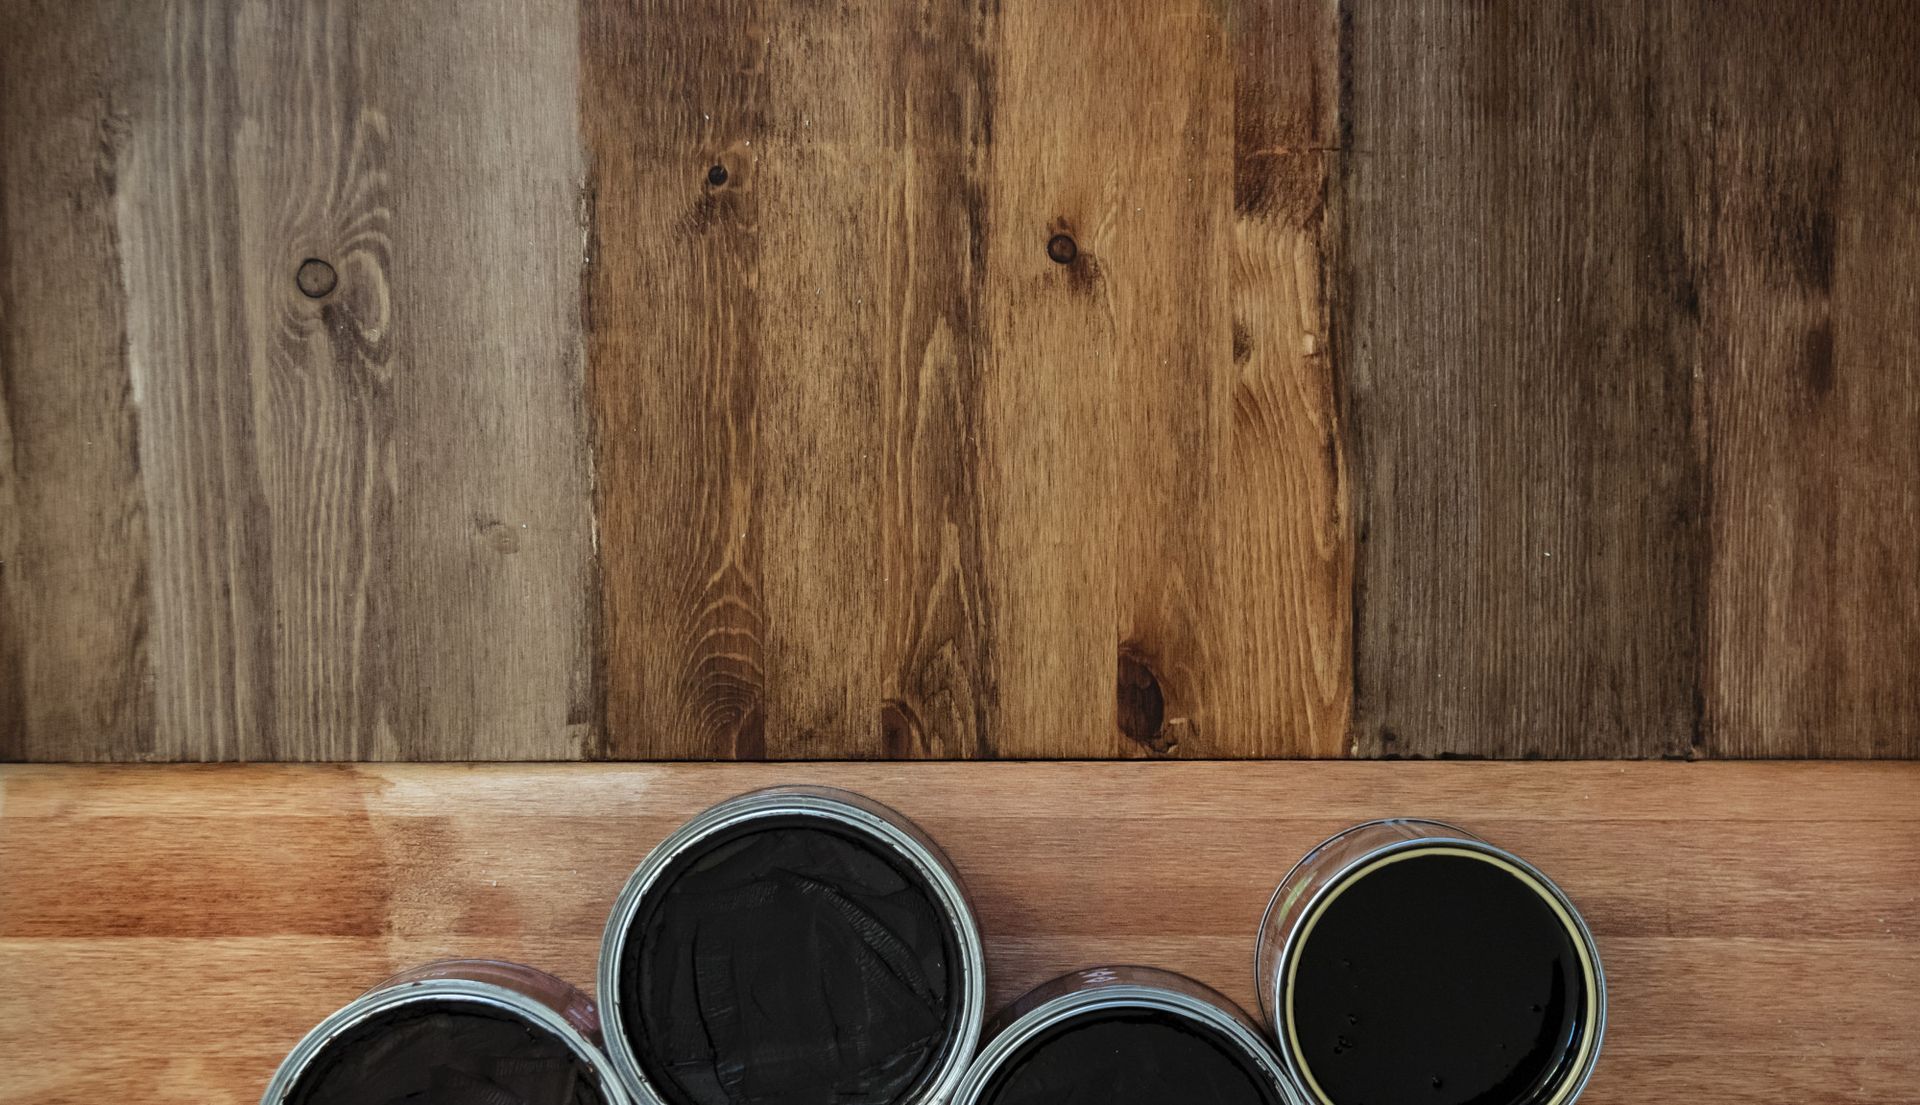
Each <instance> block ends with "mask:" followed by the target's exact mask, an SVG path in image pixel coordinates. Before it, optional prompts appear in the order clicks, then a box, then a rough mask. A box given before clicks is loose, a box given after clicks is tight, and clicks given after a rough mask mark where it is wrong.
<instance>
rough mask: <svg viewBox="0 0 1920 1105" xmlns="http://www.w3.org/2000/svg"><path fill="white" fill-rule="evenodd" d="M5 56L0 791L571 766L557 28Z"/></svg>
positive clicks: (354, 8) (26, 30)
mask: <svg viewBox="0 0 1920 1105" xmlns="http://www.w3.org/2000/svg"><path fill="white" fill-rule="evenodd" d="M16 13H17V18H16ZM456 13H457V18H455V15H456ZM8 21H9V34H8V36H7V39H8V48H7V49H6V53H5V58H4V68H5V69H6V97H7V98H6V101H5V104H4V107H0V115H4V117H5V120H6V124H5V126H6V130H5V133H6V135H7V145H6V169H7V172H6V176H5V182H6V183H5V192H4V200H5V216H4V222H0V227H3V228H4V232H5V233H4V240H3V241H0V245H3V246H4V250H0V266H3V267H0V284H4V289H5V292H4V299H0V309H4V327H5V334H6V346H5V349H4V356H5V363H4V372H5V383H6V387H5V389H4V393H3V394H0V403H4V406H0V425H4V427H5V432H6V433H7V435H8V436H9V438H10V448H9V449H8V450H7V451H6V457H5V463H4V467H0V502H4V503H6V504H7V505H8V507H9V509H8V510H7V512H6V513H7V521H6V522H5V523H0V541H4V545H3V546H0V561H3V562H4V568H0V573H4V575H3V578H0V583H3V584H4V594H5V599H4V607H0V610H4V614H5V617H4V619H0V688H4V697H0V703H4V705H0V756H5V757H9V758H12V757H19V758H32V759H62V758H74V759H91V758H106V759H138V758H160V759H235V758H238V759H246V758H274V759H329V758H358V757H393V756H413V757H422V758H447V757H452V758H460V757H502V758H511V757H526V756H536V757H538V756H571V755H577V754H578V753H579V751H580V750H581V748H582V745H583V743H584V741H585V740H586V738H587V736H588V735H589V733H590V731H591V728H592V724H593V722H594V720H595V719H594V716H593V706H594V700H593V696H592V693H591V691H592V687H591V666H590V663H589V645H590V630H589V626H590V624H591V623H590V620H589V618H590V614H589V605H590V595H589V586H588V575H587V567H588V557H589V555H590V540H591V536H590V514H589V510H588V506H587V503H586V480H587V474H588V473H587V456H586V435H585V421H584V418H583V416H582V412H581V410H580V407H579V401H578V394H579V390H580V384H579V378H580V376H581V363H580V335H579V317H578V301H577V290H578V279H579V277H578V274H579V267H580V259H581V251H582V231H581V222H580V212H579V207H578V192H579V188H580V184H581V181H582V177H583V169H582V164H581V159H580V153H579V147H578V141H577V138H576V136H575V131H574V127H573V118H574V111H575V98H576V92H575V89H576V87H577V80H576V55H575V50H574V45H575V38H576V26H575V17H574V14H573V11H572V9H571V8H568V7H565V6H563V5H558V4H552V5H546V6H544V7H542V8H541V9H540V10H539V11H538V12H528V11H524V10H522V8H521V7H520V6H519V5H517V4H510V3H497V4H483V5H479V6H474V5H464V4H463V5H453V4H438V5H412V6H408V7H405V8H399V7H396V6H393V5H387V4H381V3H374V2H371V0H369V2H366V3H360V2H355V0H335V2H327V3H281V2H273V3H268V2H247V3H242V2H237V0H236V2H233V3H223V4H197V3H155V4H129V5H120V4H114V3H108V2H105V0H102V2H100V3H86V4H73V5H68V4H15V5H10V8H9V15H8ZM308 261H318V262H322V263H323V267H320V268H315V267H313V266H310V265H309V266H306V271H307V272H308V273H310V274H320V275H321V279H319V280H318V281H317V282H315V283H311V284H309V285H308V288H307V289H306V290H303V289H302V287H301V286H300V285H299V284H298V283H297V282H296V273H298V272H300V271H301V270H302V268H303V263H305V262H308ZM329 274H330V275H329ZM329 286H330V288H331V290H330V291H326V292H325V293H324V294H321V295H319V296H317V297H316V296H314V295H311V294H310V293H311V292H313V291H319V290H321V289H322V288H323V287H329Z"/></svg>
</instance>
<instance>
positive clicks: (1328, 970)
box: [1255, 820, 1607, 1105]
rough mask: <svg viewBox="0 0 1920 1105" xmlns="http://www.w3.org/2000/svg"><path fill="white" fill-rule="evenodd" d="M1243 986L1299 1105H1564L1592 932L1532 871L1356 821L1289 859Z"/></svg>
mask: <svg viewBox="0 0 1920 1105" xmlns="http://www.w3.org/2000/svg"><path fill="white" fill-rule="evenodd" d="M1255 981H1256V983H1257V987H1258V990H1259V994H1260V1004H1261V1009H1262V1011H1263V1012H1264V1013H1265V1014H1266V1016H1267V1019H1268V1022H1269V1024H1271V1025H1272V1027H1273V1031H1274V1033H1275V1036H1276V1038H1277V1040H1278V1042H1279V1046H1280V1059H1281V1062H1282V1063H1283V1064H1284V1066H1285V1069H1286V1074H1287V1077H1288V1079H1289V1082H1290V1084H1291V1085H1292V1088H1293V1089H1294V1090H1295V1092H1296V1093H1298V1094H1299V1095H1300V1096H1301V1099H1302V1100H1303V1101H1304V1102H1308V1103H1310V1105H1379V1103H1381V1102H1414V1101H1417V1102H1421V1103H1422V1105H1469V1103H1470V1105H1567V1103H1569V1102H1572V1101H1573V1100H1574V1099H1575V1098H1577V1097H1578V1096H1579V1095H1580V1091H1581V1090H1582V1089H1583V1088H1585V1086H1586V1084H1587V1080H1588V1079H1589V1078H1590V1077H1591V1076H1592V1074H1593V1068H1594V1063H1595V1062H1596V1060H1597V1059H1598V1058H1599V1054H1600V1039H1601V1036H1602V1034H1603V1032H1604V1030H1605V1027H1606V1017H1607V995H1606V981H1605V978H1604V976H1603V974H1602V972H1601V969H1600V955H1599V951H1598V950H1597V949H1596V948H1595V946H1594V941H1593V934H1592V933H1591V932H1590V931H1589V930H1588V929H1587V925H1586V922H1585V921H1583V920H1581V918H1580V914H1579V911H1577V910H1575V909H1574V907H1573V903H1572V902H1571V901H1569V900H1567V896H1566V895H1565V894H1563V893H1562V892H1561V891H1560V888H1559V887H1557V886H1555V885H1554V884H1553V882H1552V881H1551V880H1549V879H1548V878H1547V877H1546V876H1545V875H1543V874H1541V873H1540V872H1539V871H1538V870H1536V869H1535V868H1534V867H1533V866H1532V865H1530V864H1528V863H1527V862H1526V861H1524V860H1522V859H1520V858H1519V857H1517V856H1514V855H1512V854H1511V853H1508V852H1505V851H1502V850H1501V849H1499V848H1496V847H1494V846H1493V845H1491V844H1489V843H1487V842H1486V841H1484V840H1481V839H1480V838H1479V837H1476V836H1474V835H1473V834H1471V833H1468V832H1465V831H1464V830H1461V829H1458V828H1455V827H1453V826H1451V825H1445V824H1441V823H1440V822H1437V821H1418V820H1391V821H1373V822H1368V823H1367V824H1364V825H1359V826H1356V827H1354V828H1352V829H1348V830H1347V831H1346V832H1343V833H1341V834H1339V835H1338V836H1335V837H1333V838H1332V839H1330V840H1328V841H1326V842H1325V843H1323V844H1321V845H1320V846H1319V847H1318V848H1315V849H1314V850H1313V851H1312V852H1310V853H1308V854H1307V857H1306V858H1305V859H1303V860H1301V861H1300V863H1299V864H1298V865H1297V866H1295V867H1294V869H1293V871H1292V872H1291V873H1289V874H1288V875H1287V877H1286V879H1285V880H1284V881H1282V882H1281V884H1280V887H1279V889H1278V890H1277V891H1275V892H1274V896H1273V900H1272V902H1271V903H1269V905H1268V906H1267V914H1266V918H1265V920H1264V921H1263V922H1262V923H1261V926H1260V942H1259V948H1258V951H1257V953H1256V959H1255Z"/></svg>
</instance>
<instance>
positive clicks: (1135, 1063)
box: [953, 966, 1292, 1105]
mask: <svg viewBox="0 0 1920 1105" xmlns="http://www.w3.org/2000/svg"><path fill="white" fill-rule="evenodd" d="M1062 1099H1070V1100H1075V1101H1081V1100H1086V1101H1095V1100H1098V1101H1108V1102H1116V1103H1119V1105H1132V1103H1134V1102H1136V1101H1137V1102H1154V1101H1178V1100H1191V1101H1207V1102H1210V1103H1217V1105H1241V1103H1246V1105H1289V1103H1290V1102H1291V1100H1292V1099H1291V1098H1290V1097H1289V1096H1288V1095H1287V1093H1286V1090H1285V1083H1284V1081H1283V1075H1282V1071H1281V1069H1280V1063H1279V1059H1278V1058H1277V1057H1276V1056H1275V1055H1274V1053H1273V1049H1272V1048H1271V1047H1270V1046H1269V1045H1268V1043H1267V1041H1266V1038H1265V1037H1264V1035H1263V1034H1262V1033H1261V1031H1260V1029H1259V1026H1258V1025H1256V1024H1255V1023H1254V1022H1253V1021H1252V1020H1251V1019H1250V1018H1248V1017H1247V1016H1246V1014H1245V1013H1243V1012H1241V1011H1240V1009H1239V1008H1237V1007H1236V1006H1235V1005H1234V1004H1233V1003H1232V1002H1231V1001H1229V1000H1228V999H1227V998H1225V997H1223V996H1221V995H1220V994H1218V993H1216V992H1215V991H1213V990H1211V989H1209V988H1208V987H1206V986H1203V985H1201V984H1200V983H1198V982H1195V981H1193V980H1192V979H1190V978H1187V977H1185V976H1183V975H1178V974H1174V973H1172V972H1170V971H1162V970H1157V969H1155V968H1151V967H1129V966H1119V967H1095V968H1091V969H1089V970H1083V971H1076V972H1074V973H1072V974H1069V975H1063V976H1061V977H1060V978H1056V979H1054V980H1052V981H1051V982H1047V983H1043V984H1041V985H1040V986H1038V987H1036V988H1034V989H1033V990H1032V991H1030V992H1028V993H1027V995H1026V996H1025V997H1022V998H1021V999H1020V1000H1018V1001H1016V1002H1015V1003H1013V1005H1011V1006H1009V1007H1008V1008H1007V1009H1006V1010H1005V1011H1003V1012H1002V1013H1001V1014H999V1015H998V1016H997V1017H995V1018H994V1022H993V1025H992V1026H991V1027H990V1028H989V1030H988V1041H987V1043H986V1044H985V1045H984V1046H983V1047H982V1048H981V1049H980V1054H979V1055H978V1056H977V1057H976V1058H975V1059H974V1062H973V1065H972V1067H970V1068H969V1069H968V1071H967V1075H966V1078H965V1079H964V1080H963V1081H962V1082H961V1084H960V1087H959V1089H958V1091H957V1092H956V1093H955V1095H954V1099H953V1105H1036V1103H1044V1102H1048V1101H1054V1100H1062Z"/></svg>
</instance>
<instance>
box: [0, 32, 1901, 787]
mask: <svg viewBox="0 0 1920 1105" xmlns="http://www.w3.org/2000/svg"><path fill="white" fill-rule="evenodd" d="M0 12H4V15H5V19H6V34H5V36H4V38H3V39H0V758H5V759H15V758H18V759H35V760H41V759H140V758H153V759H231V758H286V759H313V758H372V759H388V758H429V759H439V758H576V757H582V756H586V757H592V756H602V757H612V758H625V757H661V758H729V757H737V758H803V757H805V758H811V757H818V758H871V757H961V758H971V757H991V756H998V757H1007V758H1020V757H1115V756H1182V757H1213V756H1218V757H1251V756H1264V755H1303V756H1333V755H1341V754H1357V755H1362V756H1382V755H1389V756H1390V755H1405V756H1438V755H1467V756H1535V755H1538V756H1547V757H1583V756H1584V757H1614V756H1685V757H1700V756H1780V755H1819V756H1913V755H1920V556H1916V555H1915V554H1914V552H1913V550H1914V549H1915V548H1916V547H1920V435H1917V434H1916V433H1914V432H1913V431H1914V428H1915V427H1916V426H1920V324H1916V322H1915V319H1916V318H1920V277H1916V273H1920V191H1916V189H1915V188H1914V187H1913V185H1912V182H1913V181H1914V180H1916V179H1920V79H1916V78H1915V77H1914V73H1915V71H1916V69H1920V5H1914V4H1908V3H1901V2H1897V0H1842V2H1839V3H1834V4H1825V5H1806V4H1801V3H1795V2H1791V0H1761V2H1759V3H1755V4H1746V5H1726V4H1721V3H1715V2H1712V0H1680V2H1673V3H1669V2H1664V0H1621V2H1619V3H1606V4H1601V3H1592V2H1586V0H1552V2H1548V3H1539V2H1530V0H1496V2H1492V3H1472V4H1469V3H1460V2H1453V0H1408V2H1405V3H1401V2H1390V0H931V2H928V3H917V4H903V3H895V2H883V0H851V2H849V3H845V4H841V5H837V6H828V7H822V6H819V5H812V4H804V3H776V2H774V0H539V2H536V3H531V4H517V3H510V2H507V0H486V2H485V3H480V4H477V5H472V4H454V3H453V2H452V0H428V2H427V3H424V4H402V3H397V2H395V0H311V2H295V0H217V2H214V3H189V2H186V0H164V2H156V3H135V2H132V0H80V2H76V3H51V2H45V0H0ZM308 259H317V260H323V261H326V262H327V263H328V266H330V267H328V268H318V267H314V266H307V268H306V270H305V271H306V275H307V277H308V278H309V282H308V284H307V288H306V291H303V290H302V288H301V286H300V285H299V284H298V283H297V278H296V274H297V273H299V272H301V271H302V262H304V261H306V260H308ZM329 286H330V290H329ZM308 293H313V294H315V295H317V296H318V298H312V297H310V295H309V294H308ZM596 527H597V528H596Z"/></svg>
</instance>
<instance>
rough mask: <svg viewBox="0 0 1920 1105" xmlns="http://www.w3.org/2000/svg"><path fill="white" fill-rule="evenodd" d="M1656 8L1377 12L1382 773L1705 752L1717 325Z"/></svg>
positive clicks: (1377, 660) (1361, 264) (1353, 45)
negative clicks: (1690, 286)
mask: <svg viewBox="0 0 1920 1105" xmlns="http://www.w3.org/2000/svg"><path fill="white" fill-rule="evenodd" d="M1652 7H1654V5H1651V4H1648V3H1638V2H1636V3H1622V4H1605V5H1588V4H1534V3H1522V2H1516V3H1499V4H1489V5H1462V4H1453V3H1440V2H1433V3H1417V4H1393V3H1374V2H1364V0H1362V2H1354V3H1352V4H1351V5H1350V7H1349V13H1350V16H1351V21H1350V24H1349V26H1348V28H1347V34H1348V35H1349V38H1348V41H1347V43H1346V45H1347V48H1348V50H1349V51H1350V57H1351V67H1352V71H1351V74H1350V77H1351V81H1352V91H1351V97H1352V98H1351V101H1350V103H1349V104H1348V107H1347V110H1348V123H1349V125H1350V127H1351V146H1352V148H1351V151H1350V157H1349V160H1348V165H1349V166H1350V172H1349V173H1348V174H1347V177H1346V180H1345V203H1346V211H1345V216H1346V226H1347V240H1346V243H1345V247H1344V248H1345V254H1344V258H1345V260H1344V264H1345V266H1346V270H1345V275H1346V280H1347V292H1348V294H1349V296H1350V299H1349V301H1348V303H1347V305H1346V311H1347V313H1346V315H1345V320H1346V323H1345V332H1344V334H1343V337H1342V350H1343V352H1344V354H1345V356H1346V363H1345V366H1344V372H1345V377H1344V378H1345V381H1346V385H1347V394H1346V401H1347V414H1348V417H1349V419H1350V425H1351V426H1352V429H1353V441H1354V448H1353V453H1354V458H1355V460H1354V464H1355V467H1356V472H1357V477H1356V478H1357V481H1358V483H1359V485H1360V488H1361V490H1360V491H1359V498H1360V502H1361V504H1362V505H1361V506H1360V507H1359V512H1360V522H1359V526H1360V546H1359V548H1360V552H1359V566H1358V569H1357V573H1358V579H1357V584H1356V592H1355V604H1356V607H1357V610H1358V614H1357V621H1356V629H1355V632H1356V645H1355V649H1356V673H1355V695H1356V702H1355V718H1354V724H1355V739H1356V741H1357V742H1358V745H1359V749H1360V751H1361V753H1362V754H1364V755H1395V754H1398V755H1441V754H1470V755H1486V756H1520V755H1546V756H1648V755H1682V754H1686V753H1687V752H1688V751H1689V750H1690V749H1691V747H1692V743H1693V738H1694V733H1695V728H1696V720H1697V706H1696V697H1697V690H1696V688H1697V686H1698V679H1699V676H1700V671H1701V649H1702V633H1701V629H1700V625H1699V620H1700V616H1699V609H1700V602H1701V597H1702V589H1703V585H1704V579H1703V572H1704V566H1705V562H1706V556H1707V544H1706V529H1705V526H1704V524H1703V523H1702V520H1701V519H1702V510H1703V505H1704V504H1703V502H1702V500H1701V489H1702V472H1701V469H1700V463H1699V460H1698V456H1697V451H1696V445H1695V441H1694V437H1693V426H1694V397H1693V388H1694V381H1693V378H1692V372H1691V371H1690V366H1691V364H1692V362H1693V356H1694V353H1693V351H1694V348H1695V342H1696V340H1697V330H1698V323H1697V321H1696V319H1695V318H1694V316H1693V314H1692V313H1691V312H1690V311H1689V310H1688V308H1687V306H1686V304H1685V302H1684V299H1685V292H1684V289H1682V288H1679V287H1677V286H1676V285H1677V284H1679V283H1680V278H1679V276H1678V274H1677V272H1676V269H1677V268H1678V267H1679V266H1680V262H1681V255H1682V251H1683V248H1684V244H1683V241H1682V236H1683V233H1684V229H1685V219H1684V214H1685V212H1684V210H1681V209H1676V208H1675V207H1674V206H1673V204H1674V203H1675V201H1676V194H1677V193H1679V192H1682V191H1684V188H1685V182H1684V181H1683V180H1681V179H1679V178H1680V177H1681V176H1682V175H1683V174H1681V173H1680V172H1679V171H1678V170H1680V169H1683V168H1685V167H1686V164H1687V162H1686V158H1687V156H1688V150H1687V149H1686V148H1685V147H1684V143H1683V139H1684V135H1685V133H1686V131H1685V130H1684V129H1679V128H1673V123H1674V120H1673V119H1672V118H1671V117H1670V115H1669V113H1670V112H1671V111H1672V110H1675V107H1676V105H1675V104H1674V103H1673V102H1672V97H1671V95H1670V89H1669V84H1670V83H1671V79H1672V78H1671V75H1670V72H1669V70H1668V68H1667V62H1668V60H1669V57H1668V54H1667V53H1666V51H1668V50H1670V49H1674V48H1673V47H1671V46H1669V45H1668V44H1667V43H1666V42H1665V41H1664V40H1663V38H1662V36H1661V35H1660V34H1659V33H1657V31H1656V29H1655V28H1654V27H1653V26H1652V25H1651V21H1650V19H1649V11H1650V9H1651V8H1652ZM1671 61H1672V64H1673V65H1674V66H1675V67H1676V69H1677V67H1678V66H1680V65H1682V64H1683V63H1690V62H1689V61H1688V59H1686V58H1685V56H1684V55H1683V54H1681V53H1679V52H1678V51H1676V52H1675V55H1674V56H1673V57H1672V58H1671ZM1681 106H1684V105H1681Z"/></svg>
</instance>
